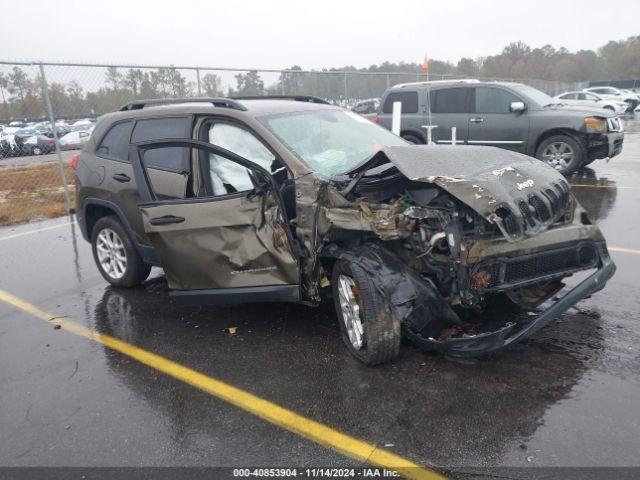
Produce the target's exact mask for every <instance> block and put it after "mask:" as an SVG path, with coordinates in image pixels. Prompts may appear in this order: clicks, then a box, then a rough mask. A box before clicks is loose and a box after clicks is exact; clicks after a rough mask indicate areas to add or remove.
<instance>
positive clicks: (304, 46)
mask: <svg viewBox="0 0 640 480" xmlns="http://www.w3.org/2000/svg"><path fill="white" fill-rule="evenodd" d="M1 1H3V2H4V1H7V0H1ZM525 5H526V7H525ZM3 11H4V12H5V14H6V13H9V12H10V17H7V16H6V15H5V18H4V21H3V22H2V27H1V29H0V60H5V59H6V60H44V61H75V62H92V63H100V62H107V63H141V64H174V65H200V66H213V67H252V68H286V67H289V66H291V65H294V64H298V65H301V66H302V67H303V68H305V69H306V68H309V69H310V68H322V67H340V66H344V65H354V66H356V67H365V66H369V65H371V64H374V63H380V62H383V61H385V60H389V61H395V62H397V61H405V62H419V61H421V60H422V58H423V57H424V55H425V54H428V55H429V57H430V58H437V59H443V60H450V61H452V62H457V60H458V59H459V58H460V57H461V56H470V57H477V56H487V55H492V54H495V53H498V52H499V51H500V50H501V49H502V48H503V47H504V46H505V45H506V44H508V43H509V42H512V41H516V40H522V41H524V42H526V43H527V44H529V45H531V46H533V47H539V46H542V45H545V44H551V45H553V46H555V47H561V46H564V47H566V48H568V49H569V50H572V51H574V50H578V49H595V48H597V47H599V46H601V45H603V44H604V43H606V42H607V41H609V40H613V39H616V40H618V39H623V38H626V37H628V36H631V35H637V34H638V33H639V28H638V23H639V22H640V1H639V0H616V1H615V2H603V1H602V0H581V1H559V0H552V1H549V0H536V1H523V0H511V1H506V0H504V1H502V0H482V1H478V0H467V1H462V0H457V1H451V0H438V1H435V0H430V1H404V0H395V1H389V0H387V1H377V0H375V1H374V0H368V1H359V0H357V1H356V0H322V1H313V0H306V1H305V0H261V1H249V0H244V1H243V0H236V1H230V0H219V1H216V0H208V1H197V0H173V1H165V0H145V1H143V0H126V1H122V0H102V1H97V0H81V1H80V0H78V1H76V0H74V1H60V0H59V1H51V0H49V1H44V0H29V1H12V2H10V8H9V7H8V8H4V9H3Z"/></svg>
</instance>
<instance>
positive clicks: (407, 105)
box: [382, 92, 418, 113]
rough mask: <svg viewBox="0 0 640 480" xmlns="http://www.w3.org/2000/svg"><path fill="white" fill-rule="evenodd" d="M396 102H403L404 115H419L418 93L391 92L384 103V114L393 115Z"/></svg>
mask: <svg viewBox="0 0 640 480" xmlns="http://www.w3.org/2000/svg"><path fill="white" fill-rule="evenodd" d="M395 102H402V113H418V92H391V93H390V94H389V95H387V98H386V99H385V101H384V105H383V107H382V113H392V112H393V104H394V103H395Z"/></svg>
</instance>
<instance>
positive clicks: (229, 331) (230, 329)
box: [224, 327, 238, 335]
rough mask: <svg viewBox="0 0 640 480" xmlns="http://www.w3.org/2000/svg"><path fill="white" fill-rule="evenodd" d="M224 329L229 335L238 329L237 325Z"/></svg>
mask: <svg viewBox="0 0 640 480" xmlns="http://www.w3.org/2000/svg"><path fill="white" fill-rule="evenodd" d="M224 330H225V332H227V333H228V334H230V335H235V333H236V331H237V330H238V327H227V328H225V329H224Z"/></svg>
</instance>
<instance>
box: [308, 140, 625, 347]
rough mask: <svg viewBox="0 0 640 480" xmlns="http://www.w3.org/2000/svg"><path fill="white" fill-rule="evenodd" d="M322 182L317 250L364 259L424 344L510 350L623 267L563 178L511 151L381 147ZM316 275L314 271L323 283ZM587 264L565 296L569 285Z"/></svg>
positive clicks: (410, 333) (409, 333)
mask: <svg viewBox="0 0 640 480" xmlns="http://www.w3.org/2000/svg"><path fill="white" fill-rule="evenodd" d="M434 159H435V160H434ZM480 165H481V166H480ZM433 173H436V174H435V175H434V174H433ZM316 186H317V188H316V189H315V190H316V193H317V203H316V205H317V208H316V210H315V214H314V217H313V218H314V221H313V226H312V228H313V232H314V233H315V235H314V236H313V235H310V236H313V238H314V242H315V245H316V247H315V251H317V252H319V255H320V257H322V258H323V259H325V260H329V261H330V260H331V259H337V258H349V259H351V260H357V261H358V262H359V265H360V266H361V267H362V268H364V269H365V270H366V271H367V273H368V274H369V275H370V276H371V278H374V279H376V285H377V287H378V288H377V290H378V295H379V296H380V299H381V301H383V302H384V304H385V305H386V306H387V309H388V310H389V311H390V312H392V313H393V315H395V316H396V317H397V318H398V319H399V320H400V321H401V325H402V329H403V332H404V335H405V336H406V337H407V338H409V339H410V340H411V341H412V342H414V343H416V344H417V345H419V346H421V347H424V348H428V349H433V350H438V351H441V352H443V353H447V354H449V355H457V356H474V355H480V354H484V353H487V352H491V351H496V350H499V349H501V348H504V347H507V346H509V345H512V344H514V343H516V342H518V341H519V340H521V339H523V338H525V337H527V336H529V335H531V334H532V333H533V332H535V331H537V330H538V329H540V328H541V327H543V326H544V325H546V324H547V323H549V322H550V321H552V320H553V319H554V318H556V317H557V316H558V315H560V314H561V313H562V312H564V311H565V310H567V309H568V308H570V307H571V306H572V305H574V304H575V303H576V302H578V301H579V300H581V299H583V298H585V297H587V296H589V295H591V294H592V293H594V292H596V291H598V290H600V289H601V288H603V287H604V285H605V284H606V282H607V280H609V278H611V276H612V275H613V274H614V272H615V265H614V263H613V262H612V261H611V259H610V257H609V254H608V252H607V248H606V243H605V241H604V238H603V237H602V234H601V233H600V230H599V229H598V227H596V226H595V225H592V224H591V223H590V221H589V219H588V218H587V215H586V213H585V211H584V210H583V209H582V207H581V206H580V205H579V204H578V203H577V201H576V200H575V198H574V197H573V195H572V194H571V192H570V187H569V185H568V184H567V183H566V181H565V180H564V179H563V178H562V176H561V175H559V174H557V173H556V172H555V171H554V170H553V169H551V168H549V167H547V166H545V165H543V164H542V163H540V162H539V161H537V160H534V159H530V158H529V157H525V156H522V155H519V154H515V153H513V152H506V151H504V150H498V149H493V148H486V147H485V148H472V147H460V148H456V147H449V148H447V147H441V146H438V147H398V148H392V149H383V150H382V151H381V152H378V154H377V158H375V159H372V161H371V162H370V163H369V164H368V165H363V166H361V167H360V168H359V169H356V170H355V171H353V172H349V173H348V174H347V175H345V176H344V177H343V178H337V179H334V181H333V182H331V183H328V184H322V183H317V184H316ZM302 220H303V221H304V218H303V219H302ZM300 227H303V228H304V227H305V225H304V223H302V224H301V225H300ZM312 228H311V224H310V225H309V229H308V230H309V231H311V230H312ZM312 260H313V262H312V263H311V262H310V265H314V268H316V265H317V263H316V262H315V259H312ZM320 264H322V263H320ZM324 265H325V267H324V268H330V267H329V266H328V263H327V262H326V261H325V264H324ZM315 271H316V274H315V275H309V278H311V279H313V278H316V279H318V282H320V281H321V278H323V276H324V274H323V271H322V268H320V269H316V270H315ZM585 271H592V273H591V274H590V275H589V276H588V277H587V278H586V279H584V280H582V281H581V282H580V283H579V284H578V285H577V286H575V287H574V288H572V289H570V290H569V291H568V292H566V293H564V291H565V290H566V289H564V290H563V287H564V283H563V282H562V280H563V279H565V278H566V277H569V276H571V275H573V274H575V273H578V272H585ZM312 282H313V280H312V281H311V283H312ZM312 288H313V287H312ZM559 295H560V296H559Z"/></svg>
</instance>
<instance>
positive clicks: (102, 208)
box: [81, 198, 140, 250]
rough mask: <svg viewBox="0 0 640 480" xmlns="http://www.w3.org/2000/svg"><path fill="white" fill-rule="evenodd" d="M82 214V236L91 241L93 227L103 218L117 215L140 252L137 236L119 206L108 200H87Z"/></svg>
mask: <svg viewBox="0 0 640 480" xmlns="http://www.w3.org/2000/svg"><path fill="white" fill-rule="evenodd" d="M82 214H83V218H84V222H83V225H82V227H81V228H82V236H83V237H84V238H85V239H86V240H88V241H90V240H91V232H92V231H93V227H94V226H95V224H96V222H97V221H98V220H100V219H101V218H102V217H106V216H108V215H115V216H116V217H118V220H119V221H120V223H121V224H122V226H123V227H124V229H125V230H126V232H127V235H129V238H130V239H131V241H132V242H133V244H134V245H135V246H136V248H137V249H138V250H140V246H139V245H138V242H136V241H135V236H134V235H133V230H132V229H131V226H130V225H129V222H128V221H127V218H126V217H125V216H124V213H123V212H122V210H121V209H120V207H119V206H118V205H116V204H115V203H113V202H109V201H108V200H102V199H99V198H87V199H86V200H85V201H84V205H83V208H82Z"/></svg>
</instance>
